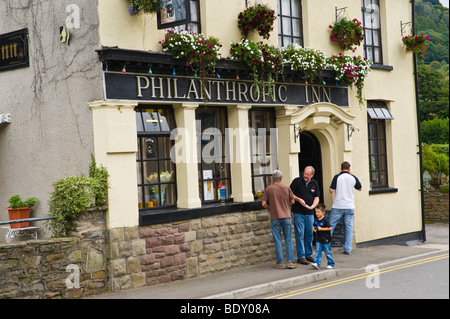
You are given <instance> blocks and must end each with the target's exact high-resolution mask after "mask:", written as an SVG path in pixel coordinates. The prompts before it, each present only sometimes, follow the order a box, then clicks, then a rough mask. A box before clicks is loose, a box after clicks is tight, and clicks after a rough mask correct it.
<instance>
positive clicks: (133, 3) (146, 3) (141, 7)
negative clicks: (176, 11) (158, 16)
mask: <svg viewBox="0 0 450 319" xmlns="http://www.w3.org/2000/svg"><path fill="white" fill-rule="evenodd" d="M128 1H129V2H130V6H129V7H128V14H130V15H132V16H133V15H136V14H138V13H139V12H141V11H142V12H144V13H157V12H158V11H159V10H161V0H128Z"/></svg>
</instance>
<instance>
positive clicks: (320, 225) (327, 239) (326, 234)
mask: <svg viewBox="0 0 450 319" xmlns="http://www.w3.org/2000/svg"><path fill="white" fill-rule="evenodd" d="M315 212H316V217H317V219H315V220H314V232H315V233H316V256H315V258H314V262H313V263H312V264H311V266H312V267H313V268H315V269H320V262H321V261H322V251H323V252H325V256H326V257H327V261H328V266H327V268H328V269H331V268H333V267H334V265H335V264H334V260H333V255H332V254H331V225H330V223H329V222H328V220H327V219H326V218H325V205H324V204H322V203H320V204H318V205H317V206H316V208H315Z"/></svg>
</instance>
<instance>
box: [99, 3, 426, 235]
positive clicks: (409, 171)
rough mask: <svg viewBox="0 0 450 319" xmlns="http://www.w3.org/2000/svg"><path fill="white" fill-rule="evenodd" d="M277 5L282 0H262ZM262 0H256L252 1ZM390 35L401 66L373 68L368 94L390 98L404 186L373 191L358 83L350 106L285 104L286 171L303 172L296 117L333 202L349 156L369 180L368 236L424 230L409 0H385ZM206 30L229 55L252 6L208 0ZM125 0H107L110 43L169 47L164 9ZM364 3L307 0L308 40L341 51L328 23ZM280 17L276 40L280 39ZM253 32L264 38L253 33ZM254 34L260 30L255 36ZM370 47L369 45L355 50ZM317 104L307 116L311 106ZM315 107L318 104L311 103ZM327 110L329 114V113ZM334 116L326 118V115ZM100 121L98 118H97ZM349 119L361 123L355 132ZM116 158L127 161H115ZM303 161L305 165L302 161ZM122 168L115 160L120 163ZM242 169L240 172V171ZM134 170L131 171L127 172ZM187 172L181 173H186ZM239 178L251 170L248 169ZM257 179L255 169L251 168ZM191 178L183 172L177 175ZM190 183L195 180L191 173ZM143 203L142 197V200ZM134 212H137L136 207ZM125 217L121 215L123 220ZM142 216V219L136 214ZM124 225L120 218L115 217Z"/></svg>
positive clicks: (364, 202) (364, 228) (394, 162)
mask: <svg viewBox="0 0 450 319" xmlns="http://www.w3.org/2000/svg"><path fill="white" fill-rule="evenodd" d="M257 2H258V3H259V2H264V3H266V4H269V5H270V6H271V7H272V8H276V3H277V1H276V0H266V1H257ZM254 3H255V1H252V0H249V4H254ZM380 3H381V8H380V9H381V23H382V43H383V59H384V64H385V65H388V66H391V67H392V68H393V70H380V69H373V70H372V72H371V73H370V75H369V77H368V79H367V80H366V83H365V88H364V91H363V98H365V99H366V100H384V101H386V104H387V105H388V107H389V108H390V110H391V112H392V114H393V116H394V118H395V119H394V120H392V121H389V120H388V121H387V123H386V134H387V143H388V146H387V153H388V156H389V158H388V166H389V186H390V187H392V188H397V189H398V192H395V193H386V194H379V195H370V194H369V190H370V179H369V161H368V132H367V109H366V105H359V103H358V101H357V99H356V90H355V89H350V90H349V93H350V107H349V108H344V109H341V110H340V111H339V112H341V113H339V114H338V113H333V112H334V111H336V110H335V108H334V107H333V106H329V105H314V106H306V107H304V108H299V109H296V108H294V109H289V110H288V109H285V108H284V107H281V106H280V107H277V114H278V118H277V125H279V136H278V139H279V154H278V157H279V165H280V169H281V170H282V171H283V173H284V176H285V178H284V179H283V181H284V182H285V183H289V182H290V180H287V178H286V176H289V179H292V178H294V177H297V176H295V175H298V174H299V172H298V163H297V152H298V151H299V147H298V146H296V145H294V144H293V143H292V139H293V125H294V124H298V125H300V126H301V127H303V128H305V127H306V128H307V129H308V130H309V131H311V132H312V133H314V134H315V135H316V136H317V138H318V139H319V141H320V143H321V147H322V158H323V163H322V165H323V182H324V188H325V190H324V195H325V202H326V205H327V206H328V208H331V204H332V200H333V197H332V195H330V194H329V193H328V187H329V184H330V182H331V179H332V177H333V176H334V175H335V174H337V173H339V170H340V163H341V162H342V161H344V160H347V161H349V162H350V163H351V164H352V171H353V172H354V173H355V175H357V176H358V178H359V179H360V180H361V182H362V185H363V190H362V192H356V195H355V197H356V213H355V239H356V242H359V243H361V242H366V241H371V240H376V239H380V238H384V237H390V236H396V235H400V234H405V233H410V232H416V231H420V230H421V228H422V226H421V205H420V192H419V189H420V185H419V183H420V177H419V176H420V175H419V156H418V155H417V151H418V146H417V140H418V137H417V119H416V111H415V107H416V103H415V93H414V90H415V88H414V77H413V58H412V55H411V54H406V53H405V52H404V50H403V47H402V42H401V30H400V21H403V22H405V21H411V19H412V18H411V7H410V5H411V4H410V1H409V0H396V1H388V0H380ZM200 4H201V22H202V26H201V27H202V31H203V33H205V34H206V35H209V36H215V37H218V38H219V39H220V40H221V43H222V44H223V48H222V56H223V57H228V56H229V48H230V41H239V40H240V38H241V36H240V33H239V30H238V28H237V15H238V13H239V12H240V11H242V10H244V9H245V2H244V1H242V0H201V1H200ZM127 5H128V2H127V1H125V0H99V6H98V10H99V12H98V13H99V21H100V25H99V33H100V43H101V45H103V46H118V47H119V48H123V49H135V50H152V51H161V46H160V45H159V44H158V42H159V41H160V40H162V39H163V36H164V31H163V30H157V28H156V15H144V14H140V15H138V16H129V15H128V12H127ZM360 5H361V3H360V1H355V0H340V1H330V0H303V1H302V7H303V18H304V21H303V27H304V42H305V47H312V48H315V49H322V50H323V51H324V52H325V53H326V54H327V55H332V54H336V53H339V52H340V48H339V47H338V46H337V44H336V43H332V42H330V41H329V32H330V31H329V28H328V25H330V24H332V23H333V21H334V20H335V14H336V11H335V7H336V6H337V7H338V8H343V7H347V9H346V10H345V12H343V13H342V14H343V15H344V16H346V17H348V18H351V19H352V18H357V19H359V20H360V21H361V20H362V13H361V7H360ZM277 26H278V22H277V21H276V22H275V26H274V31H273V33H272V35H271V37H270V40H269V43H270V44H273V45H277V42H278V38H277V30H278V27H277ZM252 37H254V38H253V40H256V39H260V38H258V37H257V36H255V35H252ZM251 39H252V38H251ZM346 54H357V55H363V49H362V46H361V47H359V49H358V50H357V51H356V52H355V53H351V52H350V53H349V52H346ZM311 107H315V108H316V109H314V112H311V113H310V114H308V115H307V116H306V115H305V114H306V113H302V112H307V108H311ZM310 110H311V109H310ZM322 111H327V112H328V111H329V113H327V112H325V113H324V114H325V115H323V114H322V115H321V112H322ZM327 117H328V120H329V122H330V124H329V125H325V124H324V123H325V122H323V121H327ZM94 124H95V123H94ZM347 125H353V126H354V127H355V128H356V129H357V130H356V131H355V132H354V133H353V135H352V137H351V138H350V139H349V138H348V135H347ZM111 163H112V164H111V165H120V163H118V162H116V163H114V162H111ZM296 165H297V166H296ZM113 169H114V168H113ZM234 177H236V176H232V178H234ZM124 178H126V177H124ZM179 178H180V176H179ZM239 178H243V177H242V176H240V177H239ZM248 178H249V179H250V176H248ZM177 183H178V185H180V184H183V181H182V180H178V181H177ZM186 184H188V182H187V181H186ZM136 207H137V202H136V205H135V208H136ZM130 218H136V217H133V216H131V215H130ZM119 222H120V221H119V220H118V223H119ZM134 223H136V219H134ZM115 225H116V224H115Z"/></svg>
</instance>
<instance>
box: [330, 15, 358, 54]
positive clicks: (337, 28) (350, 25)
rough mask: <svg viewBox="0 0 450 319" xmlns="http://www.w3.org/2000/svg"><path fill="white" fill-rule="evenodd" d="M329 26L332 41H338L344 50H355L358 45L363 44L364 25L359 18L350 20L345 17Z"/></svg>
mask: <svg viewBox="0 0 450 319" xmlns="http://www.w3.org/2000/svg"><path fill="white" fill-rule="evenodd" d="M329 28H330V29H331V34H330V41H331V42H338V43H339V45H340V47H341V49H342V50H344V51H347V50H352V51H353V52H355V50H356V47H357V46H359V45H361V42H362V40H363V39H364V27H363V26H361V22H360V21H358V19H353V20H349V19H347V18H345V17H344V18H342V19H341V20H339V21H337V22H336V23H335V24H334V25H330V26H329Z"/></svg>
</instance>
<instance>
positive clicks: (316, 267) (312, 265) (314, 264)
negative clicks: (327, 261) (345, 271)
mask: <svg viewBox="0 0 450 319" xmlns="http://www.w3.org/2000/svg"><path fill="white" fill-rule="evenodd" d="M311 267H313V268H315V269H317V270H318V269H320V268H319V266H318V265H317V264H316V263H312V264H311Z"/></svg>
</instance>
